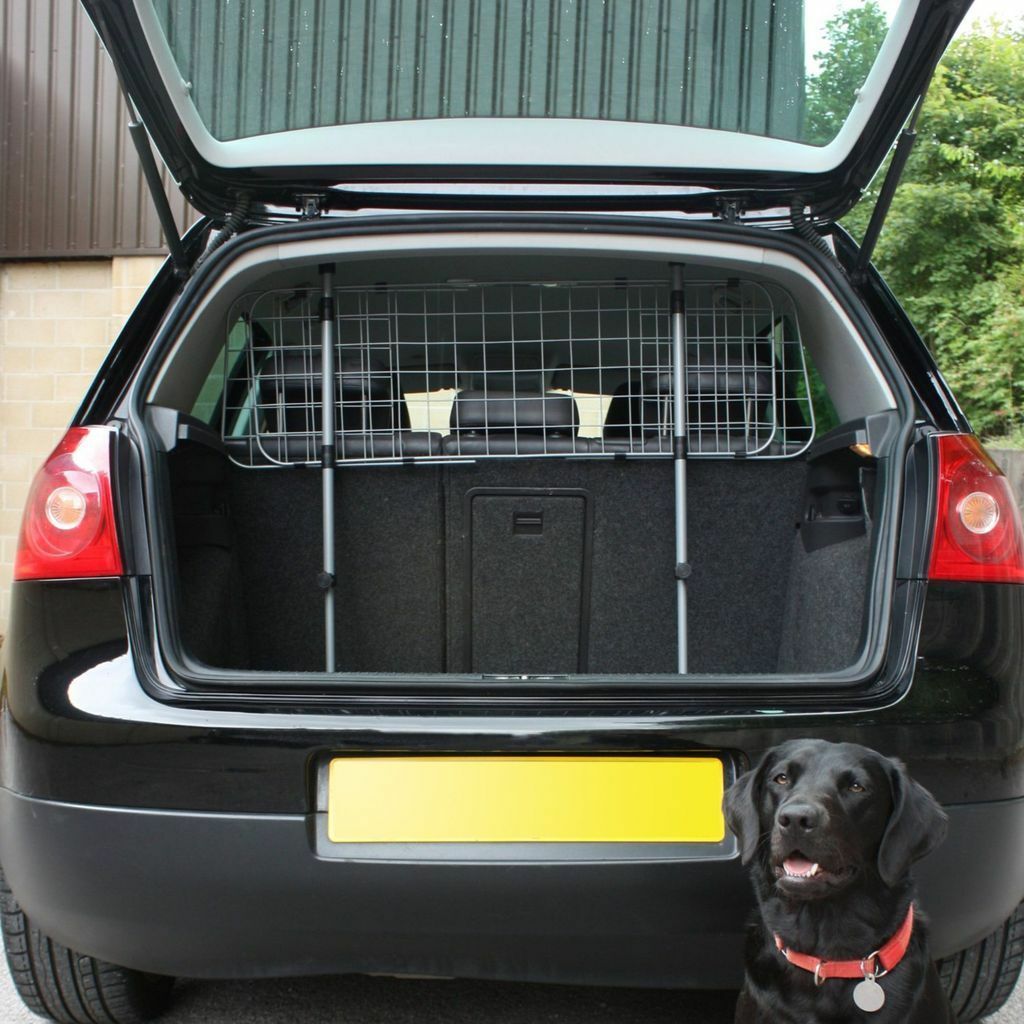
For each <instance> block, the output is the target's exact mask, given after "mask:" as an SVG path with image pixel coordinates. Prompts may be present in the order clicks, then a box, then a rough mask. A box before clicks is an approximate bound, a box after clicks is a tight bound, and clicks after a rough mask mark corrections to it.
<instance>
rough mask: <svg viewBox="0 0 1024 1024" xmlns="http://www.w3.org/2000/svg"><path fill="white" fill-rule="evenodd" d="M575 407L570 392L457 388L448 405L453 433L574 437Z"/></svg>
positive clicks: (577, 424)
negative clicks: (469, 389)
mask: <svg viewBox="0 0 1024 1024" xmlns="http://www.w3.org/2000/svg"><path fill="white" fill-rule="evenodd" d="M579 426H580V415H579V410H578V409H577V408H576V400H575V399H574V398H573V397H572V396H571V395H561V394H557V393H554V392H550V391H549V392H547V393H546V394H543V395H519V394H514V393H513V392H511V391H460V392H459V393H458V394H457V395H456V396H455V402H454V403H453V404H452V415H451V430H452V433H453V434H463V435H464V434H543V435H546V436H549V437H550V436H563V437H575V436H576V433H577V431H578V430H579Z"/></svg>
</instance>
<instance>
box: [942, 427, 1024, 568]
mask: <svg viewBox="0 0 1024 1024" xmlns="http://www.w3.org/2000/svg"><path fill="white" fill-rule="evenodd" d="M938 443H939V498H938V506H937V511H936V516H935V538H934V540H933V542H932V560H931V566H930V568H929V569H928V576H929V578H930V579H933V580H975V581H980V582H983V583H1024V534H1022V532H1021V519H1020V512H1019V510H1018V508H1017V501H1016V499H1015V498H1014V495H1013V491H1011V490H1010V485H1009V483H1008V482H1007V480H1006V477H1005V476H1004V475H1003V472H1002V470H1001V469H1000V468H999V467H998V466H997V465H996V464H995V463H994V462H993V461H992V458H991V456H990V455H989V454H988V452H986V451H985V449H984V448H982V446H981V443H980V442H979V441H978V439H977V438H976V437H974V436H973V435H971V434H943V435H940V436H939V438H938Z"/></svg>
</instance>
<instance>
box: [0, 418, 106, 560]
mask: <svg viewBox="0 0 1024 1024" xmlns="http://www.w3.org/2000/svg"><path fill="white" fill-rule="evenodd" d="M111 434H112V431H111V429H110V428H109V427H73V428H72V429H71V430H69V431H68V432H67V433H66V434H65V435H64V439H63V440H62V441H61V443H60V444H59V445H57V447H56V448H55V449H54V451H53V454H52V455H51V456H50V457H49V458H48V459H47V460H46V463H45V464H44V466H43V468H42V469H40V470H39V472H38V473H37V474H36V478H35V480H33V481H32V489H31V490H30V491H29V495H28V504H27V505H26V506H25V515H24V517H23V518H22V521H21V537H20V539H19V541H18V552H17V554H16V555H15V558H14V578H15V579H16V580H40V579H47V580H52V579H78V578H80V577H84V576H120V575H121V551H120V548H119V547H118V543H117V531H116V529H115V526H114V502H113V499H112V498H111V493H110V439H111Z"/></svg>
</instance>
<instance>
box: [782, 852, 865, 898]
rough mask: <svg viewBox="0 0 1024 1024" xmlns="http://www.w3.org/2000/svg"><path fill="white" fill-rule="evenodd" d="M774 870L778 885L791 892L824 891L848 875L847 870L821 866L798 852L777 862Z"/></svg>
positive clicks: (838, 867)
mask: <svg viewBox="0 0 1024 1024" xmlns="http://www.w3.org/2000/svg"><path fill="white" fill-rule="evenodd" d="M774 869H775V878H776V880H777V881H778V882H779V884H780V885H782V886H783V887H784V888H786V889H788V890H790V891H792V892H811V891H813V890H816V889H819V888H820V889H825V888H828V887H830V886H832V885H835V884H837V883H839V882H841V881H843V880H845V878H846V876H847V875H848V874H849V869H847V868H844V867H841V866H838V865H825V864H822V863H821V861H820V860H816V859H814V858H812V857H810V856H807V855H806V854H804V853H803V852H802V851H800V850H794V851H792V852H791V853H789V854H787V855H786V856H785V857H783V858H781V859H779V860H777V861H776V863H775V865H774Z"/></svg>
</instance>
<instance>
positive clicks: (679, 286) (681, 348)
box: [670, 263, 690, 675]
mask: <svg viewBox="0 0 1024 1024" xmlns="http://www.w3.org/2000/svg"><path fill="white" fill-rule="evenodd" d="M670 301H671V315H672V404H673V412H674V415H673V417H672V422H673V437H672V458H673V464H674V467H675V491H676V493H675V526H676V571H675V575H676V624H677V644H678V670H679V674H680V675H685V674H686V671H687V630H686V579H687V577H688V576H689V574H690V566H689V563H688V562H687V560H686V337H685V335H686V302H685V296H684V293H683V265H682V264H681V263H673V264H672V293H671V299H670Z"/></svg>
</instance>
